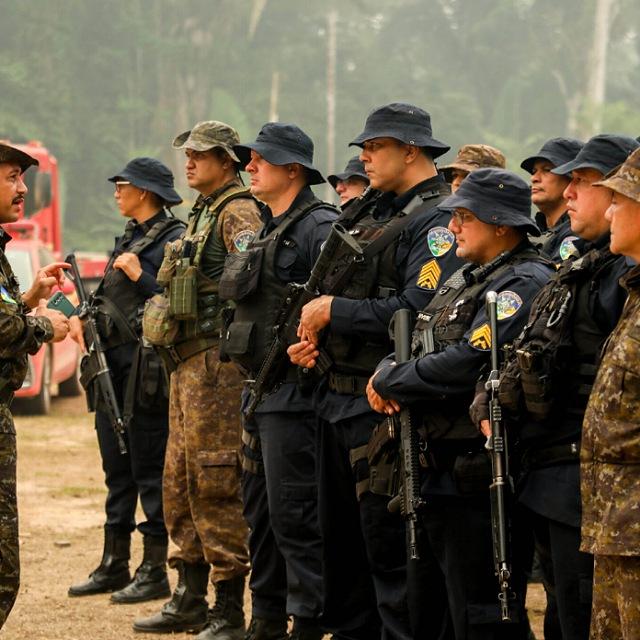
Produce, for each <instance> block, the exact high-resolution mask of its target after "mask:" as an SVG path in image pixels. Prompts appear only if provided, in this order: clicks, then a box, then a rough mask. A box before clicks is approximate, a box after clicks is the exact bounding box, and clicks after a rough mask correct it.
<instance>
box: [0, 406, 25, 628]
mask: <svg viewBox="0 0 640 640" xmlns="http://www.w3.org/2000/svg"><path fill="white" fill-rule="evenodd" d="M19 587H20V553H19V545H18V505H17V501H16V432H15V429H14V426H13V418H12V417H11V413H10V411H9V408H8V407H7V406H6V405H0V629H1V628H2V626H3V625H4V623H5V621H6V619H7V616H8V615H9V612H10V611H11V608H12V607H13V603H14V602H15V601H16V596H17V595H18V588H19Z"/></svg>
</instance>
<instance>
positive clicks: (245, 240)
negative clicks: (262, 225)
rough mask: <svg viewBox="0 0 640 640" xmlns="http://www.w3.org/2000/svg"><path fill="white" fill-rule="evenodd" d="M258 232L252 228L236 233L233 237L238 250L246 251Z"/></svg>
mask: <svg viewBox="0 0 640 640" xmlns="http://www.w3.org/2000/svg"><path fill="white" fill-rule="evenodd" d="M255 235H256V232H255V231H252V230H251V229H245V230H244V231H241V232H240V233H238V234H237V235H236V237H235V238H234V239H233V244H234V246H235V248H236V249H237V250H238V251H246V249H247V247H248V246H249V243H250V242H251V241H252V240H253V238H254V237H255Z"/></svg>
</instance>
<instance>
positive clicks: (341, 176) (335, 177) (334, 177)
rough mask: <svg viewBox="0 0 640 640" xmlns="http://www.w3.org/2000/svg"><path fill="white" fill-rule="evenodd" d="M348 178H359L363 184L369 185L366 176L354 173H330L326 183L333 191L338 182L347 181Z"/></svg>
mask: <svg viewBox="0 0 640 640" xmlns="http://www.w3.org/2000/svg"><path fill="white" fill-rule="evenodd" d="M350 178H359V179H360V180H362V181H363V182H366V183H367V184H369V177H368V176H367V174H366V173H365V174H362V173H357V172H356V171H343V172H342V173H332V174H331V175H330V176H327V182H328V183H329V184H330V185H331V186H332V187H333V188H334V189H335V188H336V185H337V184H338V182H339V181H340V180H349V179H350Z"/></svg>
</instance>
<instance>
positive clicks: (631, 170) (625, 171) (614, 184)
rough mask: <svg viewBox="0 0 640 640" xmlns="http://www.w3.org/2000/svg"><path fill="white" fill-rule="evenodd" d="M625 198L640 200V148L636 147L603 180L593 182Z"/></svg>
mask: <svg viewBox="0 0 640 640" xmlns="http://www.w3.org/2000/svg"><path fill="white" fill-rule="evenodd" d="M593 184H594V185H597V186H599V187H607V188H609V189H611V190H612V191H615V192H616V193H621V194H622V195H623V196H627V198H631V199H632V200H635V201H636V202H640V148H638V149H636V150H635V151H634V152H633V153H632V154H631V155H630V156H629V157H628V158H627V159H626V160H625V161H624V162H623V163H622V164H621V165H620V166H619V167H618V168H617V169H614V170H613V171H612V172H611V173H610V174H609V175H608V176H607V177H606V178H605V179H604V180H600V182H594V183H593Z"/></svg>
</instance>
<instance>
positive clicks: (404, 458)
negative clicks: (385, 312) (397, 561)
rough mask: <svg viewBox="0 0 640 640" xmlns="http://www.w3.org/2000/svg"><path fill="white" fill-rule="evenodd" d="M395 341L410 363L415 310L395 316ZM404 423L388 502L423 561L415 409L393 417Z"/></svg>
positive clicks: (412, 551) (400, 358)
mask: <svg viewBox="0 0 640 640" xmlns="http://www.w3.org/2000/svg"><path fill="white" fill-rule="evenodd" d="M393 342H394V345H395V357H396V362H407V361H408V360H410V358H411V312H410V311H409V309H398V311H396V312H395V314H394V315H393ZM393 420H394V421H397V422H399V423H400V483H401V485H400V493H399V495H397V496H396V497H395V498H393V499H392V500H391V501H390V502H389V505H388V509H389V511H391V512H394V511H397V510H398V509H400V512H401V513H402V515H403V516H404V519H405V521H406V523H407V530H408V533H409V536H408V541H407V545H408V548H407V551H408V555H409V557H410V558H411V559H412V560H419V559H420V554H419V552H418V539H417V534H416V523H417V521H418V511H419V510H420V508H421V507H422V506H423V505H424V501H423V500H422V498H421V497H420V476H419V466H418V465H419V463H418V434H417V432H416V431H415V429H413V428H412V426H411V412H410V410H409V409H408V408H404V409H402V411H401V412H400V413H399V414H398V415H397V416H394V418H393Z"/></svg>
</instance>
